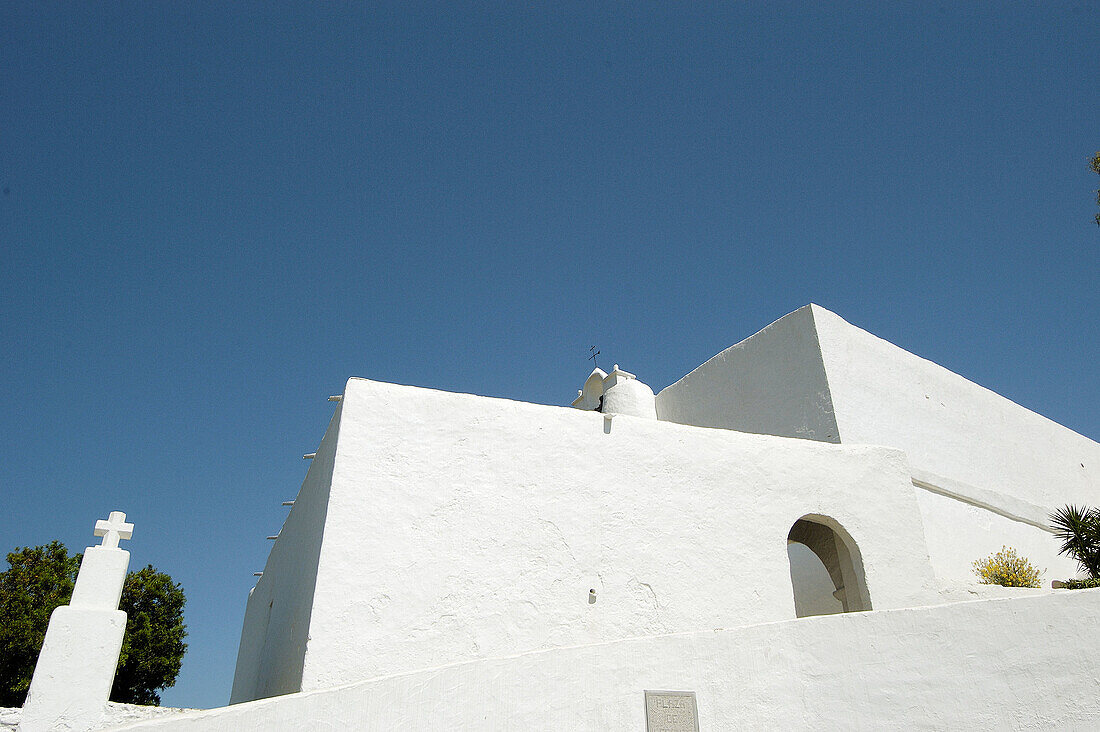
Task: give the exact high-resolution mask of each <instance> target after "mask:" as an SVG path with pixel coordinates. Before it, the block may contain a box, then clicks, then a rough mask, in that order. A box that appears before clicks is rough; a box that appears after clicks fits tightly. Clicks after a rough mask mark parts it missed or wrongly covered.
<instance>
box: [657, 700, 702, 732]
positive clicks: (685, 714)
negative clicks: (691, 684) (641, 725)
mask: <svg viewBox="0 0 1100 732" xmlns="http://www.w3.org/2000/svg"><path fill="white" fill-rule="evenodd" d="M645 728H646V732H699V712H698V709H697V708H696V706H695V692H694V691H647V692H646V693H645Z"/></svg>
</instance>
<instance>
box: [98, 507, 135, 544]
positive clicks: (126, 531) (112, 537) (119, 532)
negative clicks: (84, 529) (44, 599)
mask: <svg viewBox="0 0 1100 732" xmlns="http://www.w3.org/2000/svg"><path fill="white" fill-rule="evenodd" d="M95 535H96V536H102V537H103V543H102V544H101V545H100V546H103V547H106V548H107V549H118V540H119V539H129V538H130V537H131V536H133V535H134V525H133V524H128V523H126V514H124V513H123V512H122V511H111V515H110V516H108V517H107V520H106V521H104V520H103V519H99V520H98V521H96V522H95Z"/></svg>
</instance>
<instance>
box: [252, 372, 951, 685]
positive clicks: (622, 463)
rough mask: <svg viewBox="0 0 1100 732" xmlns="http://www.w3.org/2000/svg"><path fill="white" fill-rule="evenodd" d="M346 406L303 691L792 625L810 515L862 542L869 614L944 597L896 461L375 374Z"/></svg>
mask: <svg viewBox="0 0 1100 732" xmlns="http://www.w3.org/2000/svg"><path fill="white" fill-rule="evenodd" d="M342 408H343V413H342V417H341V422H340V439H339V443H338V448H337V451H336V459H335V467H334V469H333V476H332V488H331V491H330V497H329V506H328V511H327V519H326V523H325V528H324V542H323V545H322V548H321V554H320V559H319V563H318V572H317V588H316V593H315V597H314V606H313V613H312V617H311V621H310V633H309V634H310V641H309V643H308V646H307V650H306V657H305V662H304V671H303V675H302V688H303V689H307V690H308V689H319V688H325V687H329V686H333V685H336V684H340V683H347V682H349V681H352V680H355V679H361V678H365V677H370V676H376V675H380V674H386V673H395V672H399V671H406V670H412V669H416V668H423V667H425V666H431V665H437V664H439V663H448V662H454V661H462V660H469V659H471V658H482V657H490V656H499V655H505V654H511V653H517V652H523V651H530V650H536V649H544V648H551V647H556V646H567V645H574V644H581V643H591V642H597V641H605V640H611V639H615V638H628V637H633V636H640V635H650V634H662V633H674V632H682V631H689V630H702V629H711V628H716V627H728V626H731V625H740V624H745V623H751V622H761V621H772V620H784V619H788V618H793V617H795V607H794V593H793V588H792V584H791V574H790V567H789V562H788V555H787V542H786V539H787V534H788V532H789V531H790V529H791V526H792V525H793V524H794V522H795V521H797V520H798V519H799V518H801V517H803V516H805V515H807V514H822V515H826V516H830V517H832V518H833V519H835V520H836V521H837V522H839V524H841V525H842V526H843V527H844V528H845V529H846V530H847V531H848V532H850V534H851V536H852V537H853V538H854V539H855V541H856V543H857V544H858V547H859V550H860V551H861V552H862V557H863V562H864V567H865V572H866V582H867V586H868V589H869V592H870V596H871V600H872V603H873V606H874V607H875V608H889V607H904V606H908V605H920V604H929V603H931V602H935V601H937V598H938V595H937V592H936V588H935V585H934V579H933V575H932V571H931V568H930V565H929V563H928V559H927V551H926V550H925V548H924V538H923V530H922V527H921V524H920V514H919V509H918V507H917V504H916V499H915V497H914V494H913V487H912V484H911V482H910V479H909V474H908V468H907V465H906V463H905V459H904V456H903V455H902V454H901V453H899V452H897V451H895V450H891V449H888V448H881V447H863V446H859V447H844V446H833V445H826V444H821V443H816V442H811V441H807V440H793V439H785V438H776V437H764V436H759V435H748V434H742V433H736V432H731V431H728V430H714V429H701V428H696V427H686V426H682V425H676V424H672V423H667V422H658V421H654V420H646V419H641V418H633V417H627V416H619V417H615V418H614V419H613V420H612V421H611V423H610V427H609V428H608V427H607V425H606V420H605V416H606V415H602V414H599V413H594V412H582V411H579V410H575V409H569V408H558V407H546V406H540V405H533V404H524V403H519V402H511V401H507V400H501V399H488V398H483V397H474V396H470V395H464V394H450V393H445V392H437V391H432V390H427V389H418V388H413V387H404V386H396V385H392V384H382V383H378V382H372V381H367V380H363V379H353V380H351V381H350V382H348V385H347V387H346V389H345V393H344V400H343V402H342ZM605 429H610V431H609V432H607V431H605ZM295 510H297V505H296V506H295ZM289 529H290V527H289V525H288V526H287V527H286V528H284V532H287V531H289ZM285 536H286V534H284V537H285ZM282 540H283V538H280V541H282ZM263 579H264V580H268V579H274V580H275V581H276V582H280V581H281V580H280V578H279V577H278V576H275V577H269V575H268V574H266V573H265V576H264V578H263ZM590 589H594V590H595V591H596V602H595V603H591V604H590V603H589V602H588V599H589V590H590ZM246 632H248V631H246ZM269 642H270V641H269Z"/></svg>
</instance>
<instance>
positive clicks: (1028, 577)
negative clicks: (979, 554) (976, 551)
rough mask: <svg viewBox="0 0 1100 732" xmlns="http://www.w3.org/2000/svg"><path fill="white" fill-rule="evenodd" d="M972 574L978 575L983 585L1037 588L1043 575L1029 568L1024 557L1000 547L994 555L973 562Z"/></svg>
mask: <svg viewBox="0 0 1100 732" xmlns="http://www.w3.org/2000/svg"><path fill="white" fill-rule="evenodd" d="M974 574H976V575H978V577H979V578H980V580H981V584H983V585H1001V586H1002V587H1038V586H1039V577H1040V576H1041V575H1042V574H1043V573H1042V572H1041V571H1040V570H1038V569H1035V567H1033V566H1031V562H1029V561H1028V560H1027V558H1026V557H1021V556H1019V555H1018V554H1016V550H1015V549H1013V548H1012V547H1004V546H1002V547H1001V551H999V552H997V553H996V554H991V555H989V556H988V557H986V558H985V559H976V560H974Z"/></svg>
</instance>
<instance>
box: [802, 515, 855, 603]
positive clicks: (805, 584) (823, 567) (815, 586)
mask: <svg viewBox="0 0 1100 732" xmlns="http://www.w3.org/2000/svg"><path fill="white" fill-rule="evenodd" d="M787 558H788V559H789V561H790V569H791V585H792V586H793V587H794V604H795V615H796V616H797V617H800V618H802V617H806V616H809V615H828V614H831V613H841V612H844V613H850V612H858V611H860V610H870V609H871V596H870V595H869V594H868V593H867V580H866V578H865V577H864V574H863V558H862V557H861V556H860V554H859V547H858V546H856V543H855V541H854V540H853V539H852V537H851V535H849V534H848V532H847V531H845V530H844V527H842V526H841V525H840V524H839V523H837V522H836V521H835V520H834V519H831V518H829V517H828V516H819V515H816V514H810V515H806V516H803V517H802V518H800V519H799V520H798V521H795V522H794V525H793V526H792V527H791V530H790V532H789V533H788V534H787Z"/></svg>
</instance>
